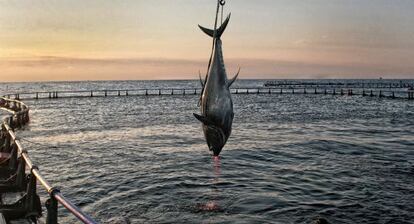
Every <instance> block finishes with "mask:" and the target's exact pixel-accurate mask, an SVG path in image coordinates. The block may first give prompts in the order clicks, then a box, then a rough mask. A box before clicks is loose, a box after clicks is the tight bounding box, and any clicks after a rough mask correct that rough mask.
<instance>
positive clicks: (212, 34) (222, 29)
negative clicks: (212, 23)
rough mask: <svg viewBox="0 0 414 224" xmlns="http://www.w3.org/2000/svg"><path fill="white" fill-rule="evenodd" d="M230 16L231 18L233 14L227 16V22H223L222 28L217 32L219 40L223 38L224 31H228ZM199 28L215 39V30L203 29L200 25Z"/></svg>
mask: <svg viewBox="0 0 414 224" xmlns="http://www.w3.org/2000/svg"><path fill="white" fill-rule="evenodd" d="M230 16H231V14H229V15H228V16H227V18H226V20H225V21H224V22H223V24H221V26H220V28H218V29H217V30H216V37H217V38H220V37H221V35H222V34H223V33H224V30H226V27H227V24H228V23H229V20H230ZM198 27H200V29H201V30H202V31H203V32H204V33H206V34H207V35H209V36H210V37H213V38H214V30H211V29H208V28H205V27H202V26H200V25H198Z"/></svg>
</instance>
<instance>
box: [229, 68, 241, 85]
mask: <svg viewBox="0 0 414 224" xmlns="http://www.w3.org/2000/svg"><path fill="white" fill-rule="evenodd" d="M239 73H240V68H239V71H238V72H237V74H236V75H235V76H234V77H233V78H232V79H230V80H229V84H228V85H227V87H229V88H230V86H231V85H232V84H233V83H234V81H236V79H237V77H238V76H239Z"/></svg>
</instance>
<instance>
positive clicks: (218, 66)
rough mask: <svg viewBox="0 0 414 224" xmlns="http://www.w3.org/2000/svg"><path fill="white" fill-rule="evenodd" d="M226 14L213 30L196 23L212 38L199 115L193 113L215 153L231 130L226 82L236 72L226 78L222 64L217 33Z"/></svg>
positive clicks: (229, 103)
mask: <svg viewBox="0 0 414 224" xmlns="http://www.w3.org/2000/svg"><path fill="white" fill-rule="evenodd" d="M229 20H230V15H229V16H228V17H227V19H226V20H225V21H224V22H223V23H222V25H221V26H220V28H218V29H217V30H210V29H207V28H204V27H202V26H200V25H199V27H200V29H201V30H202V31H203V32H204V33H206V34H207V35H209V36H210V37H212V38H213V39H214V46H213V47H214V49H213V56H212V61H211V66H210V68H209V71H208V73H207V76H206V79H205V80H204V81H203V80H201V76H200V82H201V85H202V87H203V91H202V93H201V99H200V101H201V102H200V106H201V115H198V114H194V116H195V117H196V118H197V119H198V120H199V121H201V123H202V128H203V132H204V136H205V139H206V141H207V145H208V148H209V150H210V151H213V154H214V156H218V155H219V154H220V152H221V150H222V149H223V147H224V145H225V144H226V142H227V140H228V138H229V137H230V134H231V128H232V123H233V118H234V112H233V101H232V99H231V94H230V86H231V85H232V84H233V83H234V81H235V80H236V78H237V76H238V75H239V72H240V69H239V71H238V72H237V74H236V75H235V76H234V78H232V79H230V80H229V79H228V78H227V74H226V68H225V65H224V59H223V51H222V41H221V35H222V34H223V32H224V30H225V29H226V27H227V24H228V23H229Z"/></svg>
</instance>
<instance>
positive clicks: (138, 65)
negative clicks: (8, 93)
mask: <svg viewBox="0 0 414 224" xmlns="http://www.w3.org/2000/svg"><path fill="white" fill-rule="evenodd" d="M239 66H240V67H241V68H242V70H241V74H240V77H241V78H250V79H252V78H253V79H254V78H378V77H380V76H381V77H384V78H414V72H413V71H414V65H409V64H407V65H404V66H391V65H386V64H373V63H362V62H361V63H357V62H348V63H346V62H342V63H340V62H335V63H333V62H330V63H327V62H320V63H317V62H308V61H293V60H292V61H288V60H272V59H260V58H229V59H226V68H227V73H228V76H230V77H231V76H233V75H234V74H235V73H236V71H237V69H238V67H239ZM206 68H207V60H206V59H171V58H74V57H56V56H41V57H26V58H8V59H7V58H6V59H3V60H0V69H1V70H2V71H3V72H2V74H1V75H0V78H1V80H2V81H41V80H128V79H196V78H197V77H198V75H197V74H198V71H199V70H201V72H202V73H204V72H205V70H206Z"/></svg>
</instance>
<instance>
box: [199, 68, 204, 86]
mask: <svg viewBox="0 0 414 224" xmlns="http://www.w3.org/2000/svg"><path fill="white" fill-rule="evenodd" d="M198 77H199V78H200V84H201V87H203V88H204V85H205V81H203V79H202V78H201V72H200V71H198Z"/></svg>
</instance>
